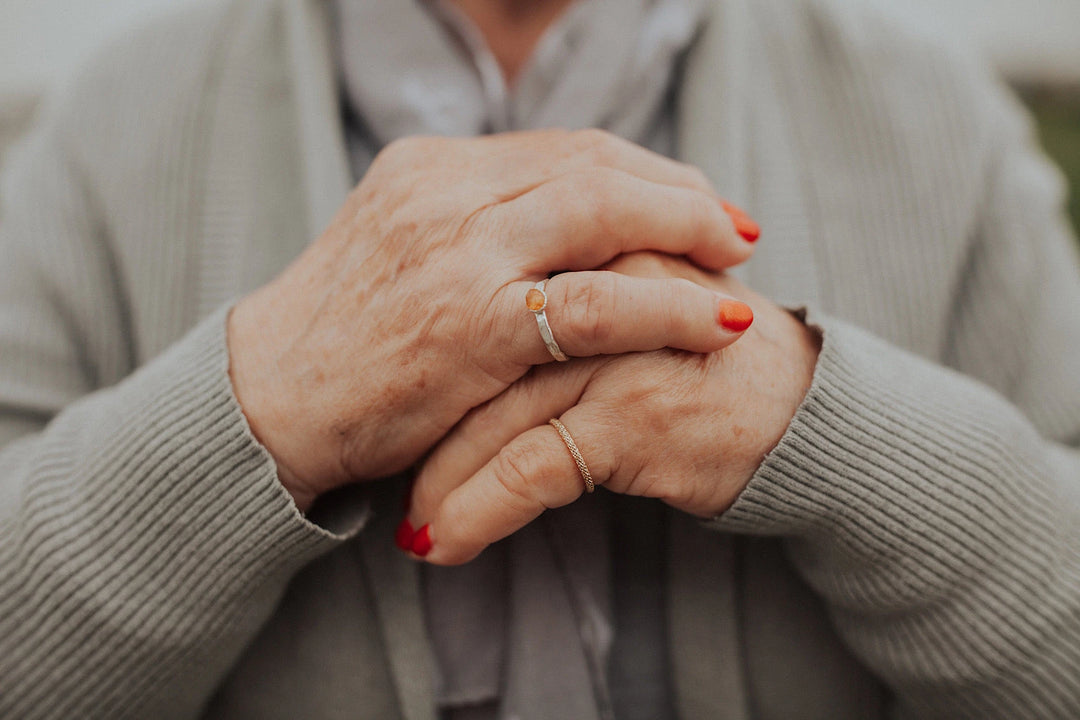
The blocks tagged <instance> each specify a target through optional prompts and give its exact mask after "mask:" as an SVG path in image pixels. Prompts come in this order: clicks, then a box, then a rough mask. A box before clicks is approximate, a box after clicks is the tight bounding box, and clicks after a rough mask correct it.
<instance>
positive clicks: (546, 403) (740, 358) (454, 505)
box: [399, 253, 820, 565]
mask: <svg viewBox="0 0 1080 720" xmlns="http://www.w3.org/2000/svg"><path fill="white" fill-rule="evenodd" d="M610 267H611V269H612V270H615V271H617V272H620V273H625V274H628V275H634V276H637V277H653V278H660V277H683V278H688V279H690V280H692V281H694V282H695V283H698V284H701V285H703V286H706V287H711V288H714V289H716V290H718V291H720V292H724V293H726V294H729V295H732V296H735V297H740V298H742V299H744V300H745V301H746V302H748V303H749V304H750V305H751V306H752V307H753V309H754V314H755V320H754V324H753V326H752V327H751V328H750V329H749V330H748V331H747V332H746V333H745V335H744V336H743V337H742V338H741V339H740V340H739V341H738V342H737V343H735V344H733V345H731V346H730V347H728V348H725V349H724V350H721V351H718V352H713V353H708V354H699V353H690V352H685V351H680V350H671V349H663V350H658V351H653V352H648V353H632V354H627V355H622V356H618V357H602V358H589V359H583V360H577V361H574V362H573V363H570V364H568V365H566V366H550V365H548V366H544V367H538V368H535V369H534V370H533V371H532V372H531V373H529V374H528V375H526V376H525V377H524V378H522V379H521V380H519V381H517V382H516V383H514V384H513V385H512V386H511V387H510V388H508V389H507V390H506V391H505V392H504V393H502V394H501V395H500V396H499V397H497V398H495V399H494V400H492V401H490V402H488V403H486V404H485V405H483V406H481V407H479V408H477V409H476V410H474V411H473V412H471V413H470V414H469V415H468V416H467V417H466V418H465V419H464V420H463V421H462V422H461V423H460V424H459V425H458V426H457V427H456V428H455V429H454V430H453V432H452V433H451V434H450V435H449V436H448V437H447V438H446V439H445V440H444V441H443V442H442V443H441V444H440V445H439V446H438V447H437V448H436V450H435V451H434V452H433V453H432V454H431V455H430V457H429V458H428V459H427V461H426V462H425V463H424V465H423V467H422V469H421V470H420V472H419V474H418V475H417V477H416V481H415V484H414V486H413V490H412V502H411V504H410V511H409V517H408V519H407V520H406V521H405V523H403V528H404V529H399V542H401V540H402V539H403V537H404V535H406V534H409V533H411V534H412V538H411V542H410V545H411V549H412V550H413V552H414V553H416V554H418V555H423V556H424V557H425V559H426V560H427V561H429V562H433V563H436V564H444V565H452V564H459V563H463V562H466V561H468V560H470V559H472V558H473V557H475V556H476V555H477V554H478V553H479V552H480V551H481V550H483V549H484V548H485V547H487V546H488V545H489V544H491V543H493V542H495V541H496V540H499V539H501V538H504V537H506V536H507V535H510V534H511V533H513V532H515V531H516V530H518V529H520V528H521V527H523V526H525V525H526V524H528V523H529V522H531V521H532V520H534V519H535V518H536V517H537V516H538V515H540V513H542V512H543V511H544V510H546V509H548V508H555V507H560V506H562V505H566V504H568V503H570V502H573V501H574V500H575V499H577V498H578V497H579V496H580V495H581V493H582V492H583V491H584V486H583V484H582V478H581V475H580V473H579V471H578V468H577V465H576V464H575V463H574V460H573V458H572V457H571V455H570V453H569V452H568V451H567V447H566V445H564V443H563V442H562V440H561V439H560V437H559V435H558V434H557V432H556V430H555V429H554V428H553V427H552V426H550V425H549V424H548V419H549V418H552V417H556V418H560V419H561V420H562V422H563V423H564V424H565V425H566V427H567V428H568V429H569V431H570V432H571V433H572V435H573V438H574V441H575V443H576V445H577V446H578V448H579V449H580V451H581V453H582V455H583V457H584V458H585V459H586V461H587V464H588V467H589V470H590V472H591V474H592V475H593V479H594V481H595V482H596V483H597V484H598V485H601V484H602V485H603V486H604V487H606V488H607V489H609V490H612V491H614V492H619V493H628V494H632V495H642V496H647V497H652V498H657V499H659V500H662V501H664V502H666V503H668V504H669V505H672V506H674V507H675V508H678V509H680V510H683V511H686V512H688V513H691V514H693V515H697V516H699V517H702V518H708V517H713V516H715V515H718V514H719V513H721V512H723V511H724V510H725V509H727V507H729V506H730V505H731V503H732V502H733V501H734V499H735V498H736V497H737V496H738V494H739V492H741V491H742V489H743V488H744V487H745V486H746V483H747V481H748V480H749V479H750V477H751V475H752V474H753V473H754V471H755V470H756V469H757V467H758V465H759V464H760V463H761V461H762V458H763V457H764V456H765V455H766V454H767V453H768V452H769V451H770V450H771V449H773V448H774V447H775V446H776V444H777V443H778V442H779V440H780V438H781V436H782V435H783V434H784V431H785V430H786V429H787V427H788V425H789V424H790V422H791V418H792V416H793V415H794V414H795V411H796V410H797V409H798V406H799V404H800V403H801V402H802V399H803V397H804V396H805V394H806V391H807V389H808V388H809V386H810V382H811V379H812V377H813V370H814V366H815V362H816V359H817V354H818V350H819V347H820V344H819V338H818V336H817V335H816V333H814V332H813V331H811V330H810V329H809V328H807V327H806V326H805V325H804V324H803V323H802V322H801V321H800V320H798V319H797V318H795V317H794V316H793V315H791V314H790V313H788V312H787V311H785V310H783V309H781V308H779V307H777V306H776V305H775V304H773V303H771V302H770V301H768V300H766V299H765V298H763V297H761V296H759V295H756V294H754V293H753V292H751V291H750V290H748V289H747V288H745V287H743V286H741V285H739V284H738V283H737V282H736V281H735V280H733V279H732V278H730V277H725V276H723V275H717V274H712V273H706V272H703V271H701V270H699V269H697V268H694V267H693V266H691V265H690V264H689V263H686V262H685V261H683V260H681V259H677V258H672V257H670V256H660V255H656V254H652V253H637V254H634V255H630V256H626V257H623V258H620V259H618V260H616V261H615V262H614V263H612V264H611V266H610ZM413 528H418V531H417V532H415V533H412V529H413Z"/></svg>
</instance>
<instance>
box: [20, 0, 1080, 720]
mask: <svg viewBox="0 0 1080 720" xmlns="http://www.w3.org/2000/svg"><path fill="white" fill-rule="evenodd" d="M713 7H714V10H713V12H714V13H715V15H716V20H715V21H714V22H713V23H711V24H710V26H709V28H708V29H707V30H706V32H705V34H704V35H703V36H702V37H701V38H700V42H698V43H696V44H695V47H694V50H693V53H692V55H691V57H690V58H689V59H688V61H687V65H686V71H685V74H684V75H683V82H682V85H681V91H680V96H679V111H678V116H677V134H676V138H677V141H678V143H677V147H678V149H679V153H680V156H681V157H682V158H684V159H688V160H693V161H694V162H695V163H696V164H698V165H700V166H701V167H702V168H703V169H704V170H705V171H706V173H707V174H709V176H710V177H711V178H712V179H713V181H714V182H715V183H716V184H717V187H718V188H719V189H720V191H721V192H722V193H724V194H725V195H727V196H728V197H730V198H731V199H732V200H734V201H735V202H737V203H739V204H741V205H743V206H745V207H746V209H747V210H748V211H750V212H751V213H752V214H753V215H754V216H755V217H756V219H758V220H759V221H760V222H761V224H762V225H763V228H764V231H765V235H764V237H763V238H762V240H761V241H760V243H759V245H760V247H759V250H758V254H757V255H756V256H755V258H754V260H752V261H751V263H750V264H749V266H748V267H747V269H746V277H747V278H748V280H749V281H750V282H751V283H752V284H753V285H754V286H755V287H757V288H758V289H759V290H761V291H762V292H764V293H766V294H769V295H771V296H773V297H776V298H779V299H781V300H783V301H784V302H787V303H798V302H802V301H806V302H808V304H809V305H810V306H811V313H810V316H809V317H810V319H811V320H812V321H813V322H816V323H817V324H819V325H820V326H821V327H822V329H823V333H824V346H823V351H822V356H821V360H820V362H819V366H818V369H817V372H816V374H815V378H814V386H813V388H812V390H811V392H810V394H809V396H808V398H807V400H806V402H805V403H804V404H803V406H802V407H801V408H800V410H799V412H798V414H797V415H796V418H795V420H794V422H793V424H792V426H791V428H790V429H789V431H788V433H787V434H786V435H785V438H784V440H783V441H782V442H781V444H780V446H779V447H778V448H777V449H776V450H775V451H774V452H773V453H771V454H770V455H769V456H768V458H766V460H765V463H764V464H763V466H762V467H761V469H760V471H759V472H758V473H756V474H755V476H754V478H753V479H752V480H751V483H750V486H749V487H748V488H747V490H746V492H744V493H743V495H742V496H741V497H740V499H739V501H738V502H737V504H736V505H735V507H733V508H732V510H731V511H730V512H729V513H727V514H725V516H724V517H722V518H720V519H719V520H717V522H716V523H714V524H711V525H709V526H707V527H702V526H701V524H699V523H694V522H686V523H684V522H681V521H685V520H686V518H684V517H682V516H676V519H678V520H680V522H678V523H677V526H676V527H674V528H673V530H672V533H673V536H675V535H678V536H679V537H681V540H680V541H679V543H674V542H673V543H672V546H673V548H676V550H675V551H674V554H673V555H672V556H671V557H670V563H671V564H670V565H669V577H670V595H669V604H668V607H669V613H670V614H671V618H672V621H671V624H670V626H671V628H672V630H671V635H672V648H671V653H672V662H673V665H674V667H675V668H676V670H677V672H676V677H675V686H676V688H675V689H676V702H677V704H678V707H679V710H680V714H681V715H682V716H683V717H694V718H697V717H710V718H716V717H721V718H723V717H748V716H750V715H753V716H754V717H762V718H779V717H791V716H792V714H794V713H793V712H792V710H791V709H792V708H797V714H798V716H799V717H831V718H866V717H884V716H885V714H886V713H888V714H889V715H890V716H891V717H972V718H1029V717H1045V718H1060V717H1074V716H1077V715H1078V714H1080V687H1078V685H1080V622H1078V620H1077V618H1080V599H1078V598H1080V588H1078V585H1080V567H1078V565H1080V558H1078V557H1077V553H1076V548H1077V547H1078V546H1080V538H1078V537H1077V533H1078V532H1080V502H1078V495H1080V493H1078V491H1077V487H1078V485H1080V481H1078V478H1080V453H1078V451H1077V443H1078V442H1080V373H1077V372H1076V366H1075V358H1076V357H1080V318H1078V317H1077V314H1078V313H1080V279H1078V271H1077V258H1076V253H1075V251H1074V249H1073V242H1074V238H1073V237H1072V235H1071V233H1070V230H1069V229H1068V227H1067V224H1066V222H1065V220H1064V217H1063V215H1062V214H1061V212H1060V201H1061V183H1060V177H1059V175H1058V174H1057V173H1056V172H1054V171H1053V170H1052V169H1050V168H1049V166H1048V165H1047V164H1046V163H1045V161H1044V160H1043V159H1042V158H1041V157H1040V156H1039V155H1038V154H1037V152H1036V151H1034V150H1033V146H1032V141H1031V137H1030V128H1029V127H1028V124H1027V123H1026V121H1025V120H1024V118H1023V116H1022V113H1021V112H1020V111H1019V110H1018V108H1017V107H1016V105H1015V103H1014V102H1012V101H1011V100H1009V99H1007V98H1006V97H1005V96H1004V95H1003V93H1002V92H1001V89H1000V88H999V87H998V86H997V85H996V84H995V83H994V82H992V81H991V80H989V79H987V77H986V76H985V75H984V74H983V72H982V71H981V70H979V69H977V68H976V67H975V66H974V65H973V64H970V63H968V62H967V61H966V60H964V59H963V58H958V57H956V56H955V54H954V53H953V52H952V51H948V50H943V49H942V48H941V47H940V45H939V44H937V42H936V41H930V40H926V39H924V37H923V36H921V35H919V34H912V33H909V32H907V31H906V30H904V29H903V28H901V27H899V26H898V25H897V24H896V23H895V22H885V21H883V20H881V18H880V16H879V14H878V12H879V11H878V10H871V9H870V7H869V5H868V6H867V7H866V8H861V7H857V6H853V5H852V4H851V3H846V2H845V3H839V2H837V3H835V5H834V4H833V2H832V0H797V1H795V2H792V1H791V0H753V1H752V2H751V1H750V0H724V1H723V2H720V3H717V4H716V5H714V6H713ZM322 11H323V5H322V4H321V3H319V2H314V1H308V0H296V1H293V0H290V1H289V2H284V0H258V1H256V0H230V1H229V2H225V1H224V0H213V1H212V2H211V1H207V2H203V3H200V4H197V5H196V6H194V7H191V6H185V7H184V8H183V9H181V10H177V11H176V14H174V15H173V16H171V17H170V18H169V19H168V20H166V21H162V22H159V23H156V24H154V25H152V26H150V27H148V28H145V29H143V30H142V31H140V32H138V33H136V34H134V35H132V36H130V37H128V38H125V39H124V41H123V42H122V43H120V44H118V45H115V46H113V47H112V48H110V49H107V50H105V51H103V52H101V53H98V54H97V56H96V57H95V58H94V59H93V60H91V61H88V62H87V63H86V64H85V66H84V67H83V68H82V69H81V71H80V75H79V77H78V78H77V80H76V81H75V82H73V83H72V84H71V85H70V87H69V88H68V89H67V90H66V91H65V92H64V93H63V94H62V96H61V97H60V98H59V99H58V100H55V101H53V102H51V103H49V104H48V105H47V106H46V107H45V109H44V110H43V114H42V118H43V122H42V124H41V125H40V126H39V127H38V128H37V129H36V130H35V131H34V132H33V133H32V135H31V136H30V137H29V138H28V139H27V141H26V142H24V143H23V144H22V145H21V146H19V147H16V148H14V149H12V150H11V152H10V154H9V155H8V157H7V158H6V159H5V163H6V165H5V168H4V173H3V184H2V188H0V201H2V202H3V208H2V209H0V218H2V220H0V253H2V257H3V262H2V263H0V442H2V443H3V449H2V450H0V468H3V470H2V472H0V677H2V678H3V683H2V684H0V715H3V716H5V717H19V718H30V719H35V718H69V717H81V718H125V717H139V718H141V717H155V718H194V717H203V718H222V717H229V718H243V717H260V718H271V719H273V718H295V717H311V716H313V715H315V716H319V715H321V716H323V717H335V715H334V714H332V713H333V712H338V710H336V709H341V708H348V709H349V710H350V711H351V713H352V715H353V716H359V717H365V716H366V717H379V718H385V717H390V718H393V717H395V716H397V717H403V718H404V717H408V718H423V717H430V716H431V715H430V710H431V708H432V707H433V696H432V694H431V689H430V685H428V684H426V682H424V681H423V680H424V678H425V677H426V673H427V669H426V668H425V667H424V662H423V658H424V656H425V653H426V648H425V643H424V639H423V638H422V637H418V636H417V634H416V633H415V632H413V630H411V629H410V628H415V627H416V622H415V621H418V620H419V619H420V602H419V594H418V592H417V586H416V578H415V574H416V573H415V572H413V573H412V575H410V574H409V572H405V571H399V570H398V568H408V567H410V561H408V560H407V559H404V558H401V557H400V556H395V555H387V556H386V557H385V560H386V562H385V564H386V565H387V566H388V567H386V568H383V569H381V570H379V569H371V570H369V569H368V568H367V566H366V565H357V564H356V563H355V555H354V556H353V557H352V558H350V559H349V562H350V566H351V567H353V568H355V567H358V566H359V567H363V568H364V572H363V573H362V576H360V577H357V576H356V575H355V574H354V575H351V576H350V575H349V574H348V573H347V572H342V573H340V574H335V573H329V572H327V570H328V569H329V568H331V567H337V563H341V562H343V558H342V557H341V556H340V554H339V551H338V550H335V551H333V552H331V550H332V549H333V548H339V549H342V548H343V549H345V550H353V551H355V548H356V545H354V544H353V543H355V542H357V541H355V540H354V541H349V540H345V539H344V538H343V537H342V536H341V535H334V534H330V533H327V532H325V530H324V529H319V528H318V527H316V526H314V525H313V524H311V523H310V522H308V521H306V520H305V519H304V518H302V517H300V516H299V514H297V513H296V512H295V510H294V509H293V508H291V507H290V505H289V503H288V498H287V496H286V495H285V494H284V493H283V492H282V491H281V489H280V488H279V487H278V486H277V484H276V481H275V478H274V476H273V470H272V463H271V462H269V459H268V458H267V457H266V456H265V453H264V452H263V451H262V450H261V448H259V446H258V445H257V443H255V441H254V439H253V438H252V437H251V435H250V433H248V432H247V429H246V427H245V425H244V420H243V416H242V414H241V413H240V411H239V408H238V407H237V405H236V401H235V399H234V398H233V397H232V395H231V393H230V392H229V385H228V379H227V374H226V351H225V345H224V333H223V331H222V329H223V319H224V315H223V314H222V313H220V312H219V313H217V314H214V313H213V312H212V311H206V313H205V314H204V310H203V308H207V307H214V306H215V304H217V305H220V304H222V303H225V302H226V301H227V300H228V298H230V297H235V296H236V295H238V294H239V293H242V292H245V291H247V290H249V289H251V288H250V283H252V282H254V281H255V277H254V274H253V275H244V274H239V273H235V272H231V271H229V270H227V268H230V267H236V265H233V264H231V263H234V262H237V261H236V259H239V260H238V264H239V266H240V267H244V268H248V267H255V266H259V267H262V268H263V270H262V271H260V272H266V271H268V270H269V267H270V266H271V265H273V264H274V261H272V260H271V259H270V258H268V257H264V256H265V255H266V254H268V253H272V254H274V255H275V259H276V263H277V265H278V266H280V265H283V264H284V263H285V262H287V261H288V259H289V258H290V257H292V256H294V255H295V253H297V252H298V251H299V250H300V249H301V248H302V247H303V246H304V244H305V243H307V242H308V241H310V239H311V238H312V237H313V236H314V234H315V233H317V232H318V229H319V228H320V227H321V226H322V225H323V224H324V223H325V222H326V220H327V218H328V214H329V213H332V212H333V211H334V209H336V207H337V205H336V204H335V203H338V202H340V198H341V196H342V195H343V194H344V192H345V191H346V190H347V189H348V173H347V166H346V152H345V148H344V143H343V139H342V134H341V127H340V124H339V122H338V115H337V112H336V111H337V107H336V105H335V103H334V100H335V98H334V83H333V78H334V74H333V64H332V59H331V55H330V53H329V49H328V45H327V44H326V42H325V37H324V35H320V31H319V28H320V27H324V26H322V25H321V22H322V21H324V20H325V18H323V17H322V15H321V13H322ZM322 32H323V33H325V28H324V29H323V31H322ZM269 148H272V149H273V151H269V150H268V149H269ZM214 258H219V259H221V262H222V263H225V265H223V266H219V265H218V264H217V261H215V260H214ZM257 258H261V260H262V263H261V265H260V263H258V262H255V260H256V259H257ZM200 321H201V322H200ZM362 507H363V505H362V504H357V505H356V506H355V514H353V515H352V516H351V517H352V521H351V522H350V524H349V526H348V527H345V526H343V527H342V528H341V529H342V530H346V531H351V530H353V529H355V527H356V526H357V525H359V524H362V521H363V517H364V516H363V514H362V512H361V509H362ZM373 507H375V509H374V510H373V513H374V515H373V521H372V522H369V526H368V527H367V528H366V529H364V530H363V531H361V532H360V538H361V540H360V542H367V541H368V538H371V540H370V541H371V542H373V543H375V544H376V545H377V544H378V542H383V543H386V542H387V541H386V539H385V536H384V537H378V536H379V535H380V534H383V535H385V533H384V532H383V531H382V530H378V528H385V529H387V530H388V529H389V528H391V527H392V526H393V521H394V520H396V518H395V517H393V516H388V515H387V512H386V511H379V510H378V507H377V506H373ZM376 523H380V524H378V525H377V524H376ZM377 530H378V532H377ZM733 532H738V533H747V534H751V535H757V536H760V537H761V539H755V540H753V541H746V540H742V539H740V540H739V542H736V543H734V544H733V539H732V536H731V534H730V533H733ZM678 548H682V549H683V551H682V552H678ZM686 548H690V549H692V551H689V552H688V551H686ZM382 557H383V556H381V555H380V558H382ZM398 563H400V565H399V564H398ZM301 566H304V567H305V570H304V572H302V573H300V572H299V570H300V568H301ZM749 567H753V569H754V571H753V572H745V569H746V568H749ZM339 569H340V568H339ZM740 569H742V570H740ZM410 587H411V588H413V590H412V591H409V589H408V588H410ZM357 593H360V595H359V597H358V595H357ZM376 607H377V608H378V610H372V608H376ZM357 612H360V613H361V617H360V618H359V619H357V620H352V621H350V620H349V616H351V615H353V614H355V613H357ZM372 613H374V614H372ZM317 615H318V617H317ZM373 626H374V627H378V628H379V629H378V636H374V637H373V636H372V629H371V628H372V627H373ZM773 627H777V628H781V629H783V630H784V631H785V632H783V633H779V632H772V631H770V628H773ZM339 628H348V629H347V632H348V635H349V637H351V638H353V639H354V640H355V644H353V643H346V644H343V642H342V639H341V638H340V637H339V634H341V632H342V631H340V630H339ZM394 628H396V630H394V631H393V632H391V631H390V630H391V629H394ZM298 637H303V638H304V640H303V642H302V643H300V644H297V643H296V642H294V638H298ZM245 648H247V649H245ZM395 658H397V660H395ZM257 663H262V664H263V665H262V666H263V667H274V668H280V670H281V673H282V676H283V677H287V678H289V680H290V682H291V684H290V688H289V692H288V693H282V694H281V695H280V696H279V700H280V701H279V702H277V703H267V702H266V693H267V692H269V690H268V689H267V687H266V685H264V684H262V683H260V681H259V680H258V679H257V677H258V673H254V672H252V668H253V666H254V664H257ZM330 667H332V668H333V672H332V673H330V672H329V671H328V668H330ZM696 667H707V668H711V669H714V670H715V674H702V673H698V674H694V673H692V672H683V671H684V670H693V669H694V668H696ZM400 668H406V669H407V670H408V671H409V672H404V673H403V672H402V670H401V669H400ZM382 673H387V674H390V675H391V679H390V680H389V681H387V680H385V679H383V680H381V681H380V680H379V676H380V674H382ZM402 675H406V676H407V677H405V678H402V677H400V676H402ZM339 677H346V678H347V677H355V678H356V680H355V682H341V681H339V680H338V678H339ZM384 678H385V676H384ZM740 679H741V681H740ZM418 680H419V681H418ZM211 700H212V703H213V704H211ZM732 700H734V702H732ZM217 708H227V711H219V710H218V709H217ZM313 709H314V710H313ZM324 709H325V710H324ZM339 716H340V714H339Z"/></svg>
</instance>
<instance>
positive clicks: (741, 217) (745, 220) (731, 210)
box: [720, 200, 761, 242]
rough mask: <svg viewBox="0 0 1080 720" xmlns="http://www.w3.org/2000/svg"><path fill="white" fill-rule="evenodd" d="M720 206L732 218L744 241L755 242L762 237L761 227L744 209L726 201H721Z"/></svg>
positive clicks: (736, 230)
mask: <svg viewBox="0 0 1080 720" xmlns="http://www.w3.org/2000/svg"><path fill="white" fill-rule="evenodd" d="M720 206H721V207H722V208H724V212H726V213H727V214H728V215H730V216H731V221H732V222H733V223H734V224H735V232H737V233H739V235H742V238H743V240H746V241H747V242H755V241H756V240H757V239H758V238H759V237H761V227H760V226H759V225H758V224H757V223H756V222H754V219H753V218H751V217H750V216H749V215H747V214H746V212H745V211H744V210H743V209H742V208H740V207H738V206H737V205H732V204H731V203H729V202H728V201H726V200H723V201H721V203H720Z"/></svg>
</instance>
